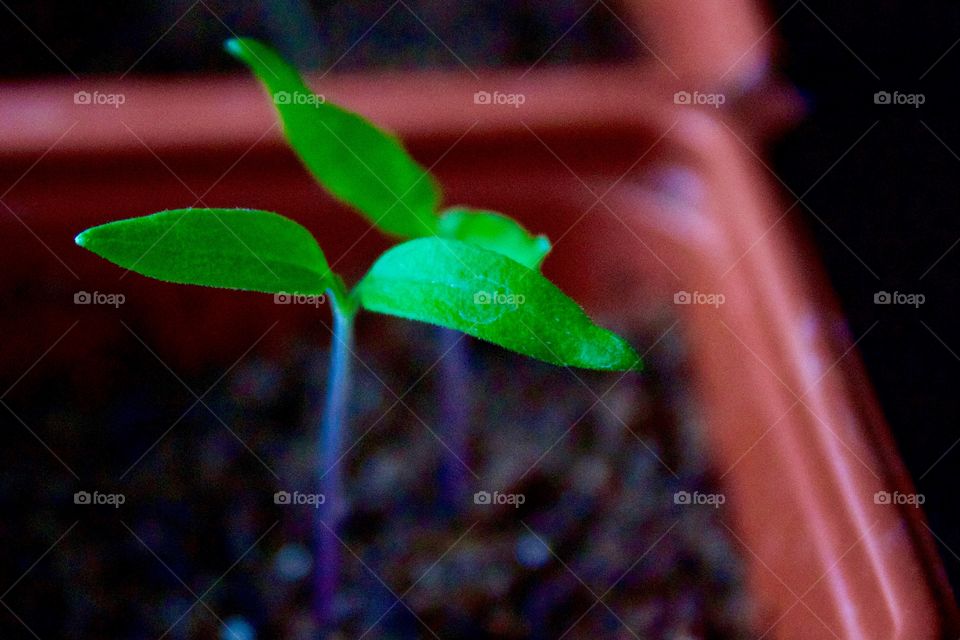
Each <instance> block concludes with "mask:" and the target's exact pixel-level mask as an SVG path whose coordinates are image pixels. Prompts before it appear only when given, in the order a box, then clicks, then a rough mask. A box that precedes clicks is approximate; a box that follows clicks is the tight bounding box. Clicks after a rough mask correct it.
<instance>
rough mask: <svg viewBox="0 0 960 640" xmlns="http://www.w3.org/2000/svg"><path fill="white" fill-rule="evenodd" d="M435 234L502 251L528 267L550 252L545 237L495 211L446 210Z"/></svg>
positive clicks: (533, 266) (533, 265)
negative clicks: (535, 234)
mask: <svg viewBox="0 0 960 640" xmlns="http://www.w3.org/2000/svg"><path fill="white" fill-rule="evenodd" d="M437 235H438V236H440V237H443V238H450V239H453V240H462V241H463V242H466V243H468V244H472V245H476V246H478V247H482V248H484V249H489V250H490V251H496V252H497V253H502V254H503V255H505V256H507V257H508V258H513V259H514V260H516V261H517V262H519V263H520V264H522V265H523V266H525V267H529V268H530V269H537V268H539V267H540V263H542V262H543V259H544V258H546V257H547V253H549V252H550V241H549V240H548V239H547V237H546V236H543V235H539V236H534V235H533V234H531V233H530V232H529V231H527V230H526V229H524V228H523V227H522V226H521V225H520V223H519V222H517V221H516V220H514V219H513V218H510V217H508V216H505V215H503V214H502V213H496V212H495V211H478V210H472V209H465V208H461V207H457V208H452V209H448V210H447V211H445V212H444V213H443V214H441V216H440V224H439V226H438V227H437Z"/></svg>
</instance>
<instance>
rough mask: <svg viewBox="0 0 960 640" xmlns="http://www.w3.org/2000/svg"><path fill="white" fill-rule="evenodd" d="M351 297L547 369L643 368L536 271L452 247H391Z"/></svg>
mask: <svg viewBox="0 0 960 640" xmlns="http://www.w3.org/2000/svg"><path fill="white" fill-rule="evenodd" d="M356 291H357V295H358V296H359V300H360V304H361V305H362V306H363V307H365V308H366V309H369V310H371V311H376V312H379V313H384V314H388V315H393V316H399V317H401V318H408V319H411V320H420V321H422V322H429V323H432V324H436V325H440V326H443V327H448V328H451V329H458V330H460V331H463V332H465V333H468V334H470V335H472V336H475V337H477V338H481V339H483V340H487V341H489V342H493V343H495V344H498V345H500V346H502V347H506V348H507V349H511V350H513V351H517V352H519V353H522V354H524V355H527V356H530V357H533V358H537V359H539V360H544V361H546V362H549V363H552V364H557V365H567V366H573V367H583V368H586V369H605V370H615V371H625V370H627V369H632V368H639V367H640V366H641V362H640V358H639V356H637V354H636V353H635V352H634V351H633V349H632V348H631V347H630V345H628V344H627V343H626V341H625V340H623V339H622V338H620V337H619V336H617V335H616V334H614V333H611V332H610V331H608V330H606V329H604V328H602V327H598V326H597V325H595V324H594V323H593V322H592V321H591V320H590V318H588V317H587V315H586V314H585V313H584V312H583V309H581V308H580V306H579V305H577V303H576V302H574V301H573V300H571V299H570V298H569V297H567V296H566V295H565V294H564V293H563V292H562V291H560V289H558V288H557V287H556V286H554V285H553V284H552V283H551V282H550V281H549V280H547V279H546V278H544V277H543V275H541V274H540V273H539V272H538V271H535V270H533V269H528V268H527V267H524V266H523V265H521V264H519V263H518V262H515V261H514V260H511V259H510V258H507V257H506V256H504V255H501V254H498V253H495V252H493V251H488V250H486V249H482V248H479V247H475V246H473V245H469V244H466V243H464V242H460V241H457V240H445V239H440V238H421V239H417V240H411V241H409V242H405V243H403V244H400V245H397V246H395V247H393V248H392V249H390V250H388V251H387V252H386V253H384V254H383V255H382V256H380V258H379V259H378V260H377V261H376V263H374V265H373V267H372V268H371V269H370V271H369V272H368V273H367V275H366V276H364V278H363V280H362V281H361V282H360V284H359V285H357V289H356Z"/></svg>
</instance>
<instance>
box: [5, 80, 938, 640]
mask: <svg viewBox="0 0 960 640" xmlns="http://www.w3.org/2000/svg"><path fill="white" fill-rule="evenodd" d="M641 72H642V69H635V68H622V69H613V70H609V71H607V72H605V73H604V76H603V81H602V82H597V81H596V75H595V74H596V70H595V69H566V70H554V71H546V72H541V73H539V74H537V75H536V76H531V77H528V78H520V77H519V76H518V75H511V74H497V75H492V76H490V77H488V78H484V79H482V80H481V81H479V82H475V81H473V80H471V79H469V77H468V76H465V75H463V74H455V75H449V76H448V75H442V74H431V73H424V74H406V75H403V76H390V75H386V76H378V77H369V76H365V77H342V78H336V79H335V80H329V79H328V80H327V81H325V82H323V84H322V89H321V90H322V91H323V92H324V93H325V94H326V95H328V96H331V97H333V96H335V97H336V99H337V100H338V101H340V102H342V103H344V104H346V105H347V106H350V107H353V108H356V109H357V110H359V111H360V112H362V113H365V114H367V115H368V116H370V117H372V118H373V119H374V120H376V121H378V122H380V123H383V124H384V125H386V126H388V127H390V128H392V129H394V130H396V131H398V132H399V133H400V134H401V136H402V137H403V138H404V139H406V140H407V141H408V143H409V145H410V146H411V148H412V150H413V151H414V152H415V154H416V155H417V156H418V157H419V158H420V159H421V160H422V161H423V162H424V163H425V164H426V165H428V166H434V171H436V173H437V174H438V175H439V176H440V179H441V181H442V183H443V184H444V185H445V187H446V189H447V198H446V199H447V202H448V203H457V202H463V203H470V204H473V205H478V206H489V207H492V208H495V209H500V210H503V211H505V212H507V213H509V214H511V215H514V216H517V217H518V218H520V219H521V220H523V221H524V222H525V223H526V224H527V225H528V226H529V227H530V228H532V229H535V230H537V231H543V232H546V233H548V234H550V235H551V236H552V237H553V238H554V239H556V241H557V244H556V249H555V252H554V253H553V254H552V256H551V258H550V259H549V261H548V264H547V272H548V274H549V275H550V276H551V277H553V278H554V279H556V280H557V281H558V282H559V283H560V284H561V285H562V287H563V288H564V289H566V290H567V291H568V292H569V293H570V294H571V295H573V296H574V297H575V298H577V299H578V300H581V301H582V302H583V303H584V304H585V306H586V307H587V308H588V310H589V311H591V312H592V313H594V314H598V315H599V316H601V317H607V318H610V317H618V318H620V319H642V318H644V317H646V316H648V315H650V314H652V313H660V312H661V311H662V310H663V309H671V310H672V312H674V313H675V314H676V317H677V318H678V319H679V322H678V324H677V326H676V328H675V329H674V330H675V331H678V332H679V333H681V334H682V336H683V337H684V339H685V341H686V343H687V345H688V352H689V358H690V363H689V369H690V371H691V372H692V379H691V385H692V387H693V389H694V390H695V399H696V403H697V404H698V406H699V408H700V410H701V411H702V414H703V416H704V420H705V424H706V427H707V429H706V438H707V442H708V445H709V447H710V450H711V452H712V455H713V463H714V467H715V469H716V471H717V473H718V474H719V475H720V476H721V478H722V482H723V484H724V486H725V488H726V492H727V495H728V496H729V498H728V511H727V512H726V513H725V514H724V515H723V516H722V517H723V520H724V522H725V524H726V525H727V526H728V527H729V528H730V531H731V536H732V537H734V538H735V539H736V540H737V541H738V542H739V543H740V544H741V545H742V550H743V557H744V559H745V561H746V563H747V565H748V570H749V581H750V587H751V591H752V593H753V596H754V600H755V602H756V604H757V613H758V616H757V620H756V621H755V623H756V627H757V629H758V632H759V633H764V632H766V636H765V637H776V638H785V639H786V638H803V639H810V638H832V637H843V638H871V639H880V638H889V639H894V638H897V639H900V638H902V639H908V638H909V639H911V640H913V639H918V638H937V637H941V636H942V635H943V634H946V633H947V632H949V631H951V630H954V629H955V628H956V627H955V622H956V615H955V605H954V604H953V600H952V598H951V596H950V594H949V589H948V587H947V585H946V581H945V578H944V574H943V571H942V568H941V566H940V563H939V560H938V559H937V556H936V553H935V551H934V548H933V544H932V541H931V538H930V535H929V532H928V530H927V529H926V528H925V527H924V526H923V520H922V518H923V516H922V513H921V511H920V510H919V509H916V508H913V507H911V506H909V505H898V504H891V503H886V504H877V503H876V502H875V500H874V496H875V494H876V492H878V491H886V492H895V491H899V492H901V493H903V494H910V493H911V492H912V488H911V485H910V481H909V478H908V477H907V475H906V473H905V471H904V469H903V466H902V464H901V462H900V461H899V458H898V456H897V453H896V451H895V449H894V447H893V445H892V441H891V439H890V436H889V434H888V432H887V429H886V426H885V425H884V423H883V419H882V417H881V416H880V414H879V412H878V409H877V404H876V402H875V400H874V398H873V396H872V393H871V391H870V388H869V385H868V384H867V382H866V381H865V379H864V376H863V373H862V369H861V366H860V363H859V360H858V357H857V354H856V349H855V346H854V343H855V341H856V339H858V338H860V337H861V336H851V335H848V333H847V330H846V328H845V325H844V323H843V320H842V317H841V316H840V315H839V314H838V312H837V307H836V304H835V302H834V300H833V298H832V296H831V295H830V294H829V292H828V289H827V288H826V286H825V284H824V282H825V280H824V278H823V275H822V273H821V270H820V267H819V265H818V264H817V261H816V258H815V256H814V254H813V253H812V251H811V250H810V247H809V245H808V244H807V242H806V241H805V240H804V239H803V238H802V237H800V234H798V233H796V230H795V229H793V228H792V224H791V220H790V218H787V219H781V215H782V212H783V211H784V210H785V209H786V207H785V206H784V203H783V202H782V201H781V200H780V199H779V197H778V196H777V195H776V194H775V193H773V192H772V190H771V189H770V187H769V185H768V184H767V181H766V177H765V176H764V174H763V169H762V168H761V167H759V165H758V163H757V162H756V160H755V159H754V158H753V157H752V155H751V154H750V153H749V152H748V151H747V150H746V148H745V147H744V146H743V145H742V144H741V142H740V141H739V140H738V139H737V138H736V137H735V136H734V135H733V134H732V133H731V130H730V129H728V128H727V127H726V126H723V125H722V124H721V123H720V121H719V120H718V118H717V117H716V116H714V115H712V114H710V113H707V112H705V111H701V110H697V109H682V108H681V109H678V108H677V107H676V106H675V105H674V104H673V102H672V100H671V90H672V87H670V86H669V83H664V82H662V81H660V80H658V79H656V78H655V77H654V75H652V74H646V75H644V74H643V73H641ZM638 77H641V78H643V77H648V78H652V79H650V80H646V81H639V82H638V80H637V78H638ZM94 88H95V89H96V90H98V91H100V92H103V93H110V92H116V93H123V94H124V95H125V98H126V102H125V103H124V105H123V106H122V107H120V108H119V109H114V108H112V107H109V106H89V105H76V104H74V101H73V94H74V92H75V91H77V90H81V89H87V90H91V91H92V90H93V89H94ZM478 90H486V91H500V92H503V93H523V94H524V96H525V98H526V100H525V102H524V104H523V105H522V106H521V107H519V108H514V107H511V106H496V105H480V104H475V103H474V100H473V95H474V92H475V91H478ZM273 123H274V117H273V114H272V111H271V109H270V107H269V105H268V103H267V101H266V100H265V99H264V97H263V96H262V95H261V93H260V92H259V90H258V89H257V88H256V87H255V86H254V84H253V83H252V82H251V81H250V80H248V79H246V78H245V77H240V76H237V77H234V78H219V79H206V80H187V79H167V80H162V81H150V82H147V81H138V82H137V83H136V84H133V83H126V84H122V85H121V84H118V85H111V84H110V83H108V82H90V83H89V84H87V83H84V85H83V86H79V85H77V84H76V83H65V82H63V83H59V82H50V83H42V84H37V83H31V84H23V85H19V86H8V87H7V88H6V89H5V90H4V92H3V94H2V96H0V136H2V139H3V140H4V141H5V142H4V148H3V151H2V155H0V175H2V181H3V184H4V185H6V186H4V190H7V186H10V185H13V187H12V188H11V189H9V191H8V193H7V194H6V195H5V196H4V198H3V200H4V202H5V203H6V204H7V205H8V206H9V210H5V215H4V216H2V218H0V220H2V223H0V224H2V230H3V234H4V238H5V239H6V240H5V243H4V244H5V251H4V256H5V258H4V268H5V270H6V271H7V277H6V278H5V280H4V297H5V299H7V300H16V301H17V302H18V304H19V305H20V306H19V307H16V308H14V312H13V313H12V314H9V315H6V316H5V317H4V321H3V329H4V332H5V335H30V336H31V339H30V340H13V341H4V344H3V346H2V347H0V348H2V354H0V355H2V356H3V360H2V361H3V362H4V367H3V368H4V370H5V373H10V374H12V375H17V374H18V373H19V372H22V371H23V370H24V369H26V368H27V367H28V366H29V365H30V363H31V362H32V361H33V360H34V359H35V358H36V357H37V355H38V354H37V348H38V347H37V345H44V344H50V343H52V342H53V341H54V340H55V339H56V337H57V336H58V335H60V334H61V333H62V332H63V330H64V329H65V328H66V327H67V326H69V324H70V323H71V322H72V321H73V318H71V317H70V316H71V315H75V316H76V317H78V318H80V319H81V321H82V322H85V323H98V322H100V319H101V318H103V317H104V316H102V315H99V314H100V312H99V311H97V310H96V309H92V308H91V309H87V308H81V309H77V308H76V307H71V306H70V304H69V302H70V300H69V296H71V295H72V293H73V292H75V291H77V290H79V289H83V290H89V291H92V290H98V291H121V292H124V293H125V294H126V295H127V297H128V301H129V302H128V305H127V306H126V307H125V308H124V313H125V317H126V318H127V321H128V322H135V323H136V326H137V327H138V331H140V332H142V335H146V336H149V339H150V340H151V343H152V344H155V345H156V348H157V349H158V350H159V351H161V352H162V353H164V354H165V357H166V358H170V359H174V358H175V359H176V360H175V361H176V362H177V363H178V366H181V367H184V369H183V370H182V371H186V369H188V368H189V367H191V366H195V365H198V364H200V363H205V362H211V361H224V359H225V358H227V357H235V356H236V350H237V348H238V345H247V344H249V343H250V341H251V340H252V339H254V338H255V337H256V336H257V335H259V334H260V333H261V332H262V331H263V325H264V324H265V323H266V322H267V320H266V319H267V318H271V320H270V321H272V318H274V317H275V316H276V308H275V307H274V306H273V305H272V304H270V302H269V301H264V300H263V299H262V298H260V297H256V296H245V295H243V294H234V293H228V292H209V291H200V290H197V289H192V288H183V287H169V286H167V285H163V284H158V283H153V282H150V281H147V280H145V279H142V278H139V277H137V276H130V277H129V278H124V279H122V280H118V276H117V273H116V271H115V270H114V269H113V268H112V267H110V266H109V265H105V264H103V263H101V261H98V260H94V259H91V258H90V257H89V256H88V255H86V254H84V253H83V252H82V251H80V250H79V249H76V248H75V247H73V245H72V242H71V240H72V237H73V235H74V233H76V232H77V231H79V230H81V229H83V228H84V227H86V226H88V225H90V224H95V223H101V222H104V221H107V220H111V219H115V218H117V217H121V216H130V215H139V214H146V213H149V212H152V211H155V210H160V209H165V208H174V207H179V206H190V205H195V204H200V202H199V201H202V203H203V204H206V205H210V206H238V205H241V206H249V207H261V208H267V209H271V210H276V211H279V212H282V213H284V214H286V215H290V216H292V217H294V218H297V219H299V220H300V221H301V222H303V223H305V224H306V225H307V226H308V227H310V228H311V229H312V230H313V231H314V232H315V233H316V234H317V236H318V237H319V238H320V239H321V242H322V243H323V245H324V247H325V249H327V250H328V251H329V253H330V255H331V257H332V260H333V261H335V262H336V261H340V260H341V259H342V262H340V264H339V265H338V268H342V269H344V270H345V271H346V272H347V273H349V274H354V275H356V274H357V273H359V272H360V271H361V270H362V269H363V268H364V267H365V266H366V265H368V264H369V262H370V260H371V258H372V257H373V256H374V255H375V254H376V252H377V251H379V250H381V249H382V248H384V247H385V246H386V245H385V242H384V240H383V239H382V238H380V237H378V236H377V234H376V233H375V232H369V230H368V229H367V227H366V225H365V224H364V223H363V222H362V221H361V220H360V219H359V218H357V217H356V216H354V215H352V214H347V213H346V212H344V211H343V209H341V208H339V207H337V206H336V205H335V204H334V203H332V202H331V201H330V199H329V198H327V197H326V196H325V195H324V194H323V192H322V191H321V190H320V189H319V188H318V187H316V186H315V185H314V184H313V183H312V182H311V180H310V178H309V177H308V176H307V175H306V173H305V172H304V171H303V169H302V168H301V167H300V166H299V164H298V163H297V161H296V160H295V159H294V158H293V156H292V154H291V153H290V152H289V151H288V150H287V149H286V148H285V146H284V145H283V144H282V142H281V140H280V138H279V131H278V130H277V128H276V127H274V126H273ZM38 159H39V160H38ZM25 172H26V173H25ZM208 190H209V191H208ZM600 196H602V200H600V201H599V202H598V197H600ZM75 276H76V279H75ZM678 292H689V293H691V294H693V293H694V292H696V293H700V294H722V295H723V297H724V300H723V303H722V304H718V305H716V306H710V305H705V304H675V299H674V296H675V295H676V294H677V293H678ZM713 300H714V301H716V300H717V298H714V299H713ZM65 310H66V311H65ZM113 319H114V320H115V318H113ZM313 322H315V320H314V319H313V317H312V316H311V315H310V313H309V312H307V311H303V310H291V311H290V315H289V317H288V318H285V319H284V321H283V323H282V324H283V326H282V327H281V329H280V332H279V333H282V332H283V331H297V330H301V329H302V328H303V327H304V326H306V325H308V324H310V323H313ZM101 325H102V335H101V340H102V344H115V343H116V342H117V341H120V340H127V341H129V339H130V338H129V336H126V337H124V332H123V330H122V328H120V327H119V325H118V323H116V322H115V321H113V322H102V323H100V325H98V326H101ZM102 344H97V343H96V341H95V340H90V341H87V342H86V343H85V344H79V345H78V344H73V343H69V344H68V343H67V342H65V343H64V344H63V345H62V346H59V347H58V348H57V349H55V350H53V351H51V353H50V354H49V355H48V358H49V359H50V363H53V365H55V366H66V367H71V366H75V365H74V364H72V363H75V362H76V361H77V360H78V359H83V358H87V357H90V354H91V353H96V352H97V351H98V350H99V349H101V348H102ZM278 344H279V342H274V343H273V345H274V346H276V345H278ZM266 348H270V347H269V345H268V347H266ZM50 363H48V366H49V364H50Z"/></svg>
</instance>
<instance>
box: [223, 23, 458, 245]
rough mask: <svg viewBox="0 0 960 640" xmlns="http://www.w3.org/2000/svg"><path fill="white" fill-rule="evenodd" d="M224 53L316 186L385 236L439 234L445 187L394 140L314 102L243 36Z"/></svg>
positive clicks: (269, 52)
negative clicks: (250, 78)
mask: <svg viewBox="0 0 960 640" xmlns="http://www.w3.org/2000/svg"><path fill="white" fill-rule="evenodd" d="M226 49H227V51H228V52H229V53H231V54H232V55H233V56H235V57H236V58H238V59H239V60H240V61H242V62H244V63H245V64H246V65H247V66H248V67H249V68H250V70H251V71H253V73H254V74H255V75H256V77H257V78H258V79H259V80H260V82H261V83H262V84H263V86H264V88H265V89H266V90H267V93H269V94H270V96H271V97H272V99H273V103H274V106H275V107H276V108H277V112H278V113H279V115H280V119H281V120H282V121H283V128H284V132H285V134H286V136H287V140H288V141H289V142H290V146H291V147H293V149H294V151H296V153H297V155H298V156H300V160H301V161H302V162H303V163H304V165H306V167H307V169H309V171H310V173H312V174H313V176H314V178H316V180H317V182H319V183H320V184H321V185H322V186H323V187H324V188H326V189H327V190H328V191H329V192H330V193H332V194H333V195H334V196H335V197H336V198H338V199H340V200H341V201H343V202H345V203H346V204H348V205H351V206H353V207H355V208H357V209H359V210H360V212H361V213H363V214H364V215H365V216H366V217H367V218H368V219H369V220H370V221H371V222H372V223H373V224H374V225H376V226H377V227H379V228H380V229H381V230H383V231H385V232H387V233H390V234H393V235H396V236H401V237H404V238H415V237H420V236H427V235H433V233H434V230H435V228H436V223H437V218H436V211H437V208H438V206H439V202H440V191H439V188H438V187H437V185H436V183H435V182H434V179H433V176H431V175H430V174H429V173H428V172H427V171H426V170H425V169H424V168H423V167H421V166H420V165H419V164H417V163H416V161H414V160H413V158H411V157H410V155H409V154H408V153H407V152H406V151H405V150H404V148H403V146H402V145H401V144H400V142H399V141H398V140H397V139H396V138H395V137H394V136H392V135H391V134H389V133H386V132H385V131H383V130H381V129H379V128H377V127H376V126H374V125H373V124H372V123H371V122H369V121H368V120H365V119H364V118H362V117H361V116H359V115H358V114H356V113H353V112H350V111H347V110H346V109H343V108H341V107H338V106H337V105H335V104H331V103H329V102H327V101H326V100H325V99H324V98H321V97H320V96H316V95H315V94H314V93H313V92H312V91H311V90H310V88H309V87H307V85H306V84H305V83H304V81H303V79H302V78H301V77H300V74H299V73H297V70H296V69H295V68H293V67H292V66H291V65H289V64H288V63H287V62H286V61H285V60H284V59H283V58H282V57H281V56H280V55H279V54H278V53H277V52H276V51H274V50H273V49H272V48H270V47H268V46H267V45H265V44H263V43H261V42H258V41H257V40H253V39H251V38H238V39H230V40H228V41H227V42H226Z"/></svg>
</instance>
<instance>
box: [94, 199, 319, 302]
mask: <svg viewBox="0 0 960 640" xmlns="http://www.w3.org/2000/svg"><path fill="white" fill-rule="evenodd" d="M76 242H77V244H78V245H80V246H81V247H83V248H85V249H89V250H90V251H92V252H93V253H95V254H97V255H98V256H100V257H102V258H106V259H107V260H109V261H110V262H113V263H114V264H117V265H120V266H121V267H124V268H125V269H129V270H130V271H135V272H137V273H139V274H142V275H145V276H149V277H151V278H156V279H158V280H165V281H167V282H177V283H180V284H198V285H203V286H207V287H222V288H226V289H245V290H248V291H263V292H267V293H278V292H291V293H303V294H320V293H323V292H324V291H326V289H327V288H328V287H329V286H330V285H331V283H332V282H333V275H332V273H331V272H330V267H329V266H328V265H327V260H326V258H325V257H324V255H323V251H321V250H320V247H319V246H318V245H317V241H316V240H315V239H314V238H313V236H312V235H311V234H310V232H309V231H307V230H306V229H304V228H303V227H302V226H300V225H299V224H297V223H296V222H294V221H293V220H290V219H288V218H284V217H283V216H281V215H277V214H276V213H271V212H269V211H257V210H253V209H178V210H174V211H162V212H160V213H155V214H153V215H149V216H143V217H140V218H129V219H127V220H118V221H116V222H110V223H108V224H104V225H100V226H98V227H92V228H90V229H87V230H86V231H84V232H83V233H81V234H80V235H78V236H77V238H76Z"/></svg>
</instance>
